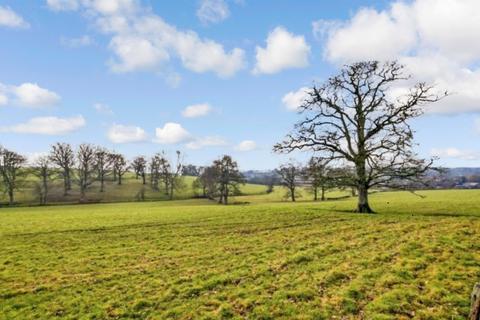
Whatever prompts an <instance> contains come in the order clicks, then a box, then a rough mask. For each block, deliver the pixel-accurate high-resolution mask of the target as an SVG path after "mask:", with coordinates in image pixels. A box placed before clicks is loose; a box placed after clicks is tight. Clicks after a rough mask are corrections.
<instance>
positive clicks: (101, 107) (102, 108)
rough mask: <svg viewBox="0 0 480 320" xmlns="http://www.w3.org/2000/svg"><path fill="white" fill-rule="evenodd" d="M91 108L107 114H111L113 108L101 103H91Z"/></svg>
mask: <svg viewBox="0 0 480 320" xmlns="http://www.w3.org/2000/svg"><path fill="white" fill-rule="evenodd" d="M93 108H94V109H95V111H97V113H100V114H104V115H107V116H112V115H113V110H112V108H110V106H108V105H106V104H103V103H95V104H94V105H93Z"/></svg>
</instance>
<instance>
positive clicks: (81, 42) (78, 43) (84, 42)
mask: <svg viewBox="0 0 480 320" xmlns="http://www.w3.org/2000/svg"><path fill="white" fill-rule="evenodd" d="M60 43H61V44H62V45H63V46H65V47H70V48H80V47H88V46H90V45H92V44H93V43H94V42H93V39H92V38H90V36H88V35H83V36H80V37H78V38H61V39H60Z"/></svg>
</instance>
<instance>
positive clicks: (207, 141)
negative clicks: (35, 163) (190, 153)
mask: <svg viewBox="0 0 480 320" xmlns="http://www.w3.org/2000/svg"><path fill="white" fill-rule="evenodd" d="M227 144H228V143H227V141H226V140H225V139H224V138H222V137H219V136H208V137H202V138H198V139H195V140H193V141H191V142H189V143H187V145H186V146H187V148H188V149H192V150H198V149H202V148H205V147H221V146H225V145H227Z"/></svg>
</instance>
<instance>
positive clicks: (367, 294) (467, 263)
mask: <svg viewBox="0 0 480 320" xmlns="http://www.w3.org/2000/svg"><path fill="white" fill-rule="evenodd" d="M420 194H422V195H424V196H426V197H425V198H420V197H418V196H415V195H413V194H411V193H407V192H389V193H376V194H373V195H372V196H371V198H372V199H371V202H372V206H373V208H374V209H376V210H377V211H378V214H376V215H359V214H353V213H349V212H347V210H350V209H352V208H353V207H354V205H355V202H354V199H343V200H335V201H327V202H324V203H312V202H307V201H304V202H300V203H296V204H292V203H288V202H281V201H280V200H281V199H280V197H281V190H278V191H276V192H274V193H273V194H271V195H256V196H252V195H248V196H242V197H236V198H235V200H236V201H238V202H248V203H250V204H245V205H232V206H227V207H226V206H220V205H215V204H212V203H211V202H208V201H205V200H185V201H174V202H168V201H164V202H146V203H119V204H95V205H77V206H52V207H34V208H11V209H0V241H1V245H2V251H1V253H0V318H2V319H50V318H56V317H58V318H67V319H79V318H82V319H109V318H112V319H132V318H137V319H465V317H466V316H467V314H468V311H469V294H470V292H471V289H472V287H473V284H474V283H475V282H477V281H480V232H479V230H480V191H425V192H420ZM336 195H338V193H332V194H330V195H329V196H332V198H333V197H335V196H336ZM303 199H304V200H306V197H304V198H303ZM269 201H270V202H269Z"/></svg>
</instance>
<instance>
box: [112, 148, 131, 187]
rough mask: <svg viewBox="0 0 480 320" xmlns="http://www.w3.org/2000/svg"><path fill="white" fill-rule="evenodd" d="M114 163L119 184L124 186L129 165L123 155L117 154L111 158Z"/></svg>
mask: <svg viewBox="0 0 480 320" xmlns="http://www.w3.org/2000/svg"><path fill="white" fill-rule="evenodd" d="M111 159H112V163H113V170H114V172H115V173H116V175H117V178H118V179H117V184H118V185H121V184H122V178H123V175H124V174H125V173H126V172H127V171H128V168H129V166H128V163H127V160H126V159H125V157H124V156H123V155H122V154H119V153H115V154H113V155H112V156H111Z"/></svg>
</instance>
